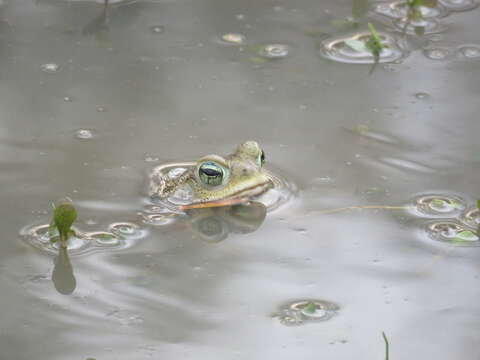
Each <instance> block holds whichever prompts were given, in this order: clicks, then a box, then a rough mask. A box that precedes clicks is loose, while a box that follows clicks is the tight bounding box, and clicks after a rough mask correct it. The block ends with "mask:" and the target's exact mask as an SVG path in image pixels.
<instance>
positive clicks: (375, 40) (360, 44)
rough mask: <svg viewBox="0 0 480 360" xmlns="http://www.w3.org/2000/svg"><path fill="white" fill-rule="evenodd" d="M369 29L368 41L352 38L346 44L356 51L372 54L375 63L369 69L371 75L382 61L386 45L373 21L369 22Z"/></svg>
mask: <svg viewBox="0 0 480 360" xmlns="http://www.w3.org/2000/svg"><path fill="white" fill-rule="evenodd" d="M368 29H369V30H370V36H369V37H368V39H367V41H360V40H357V39H350V40H347V41H345V44H346V45H347V46H349V47H350V48H352V49H353V50H355V51H358V52H362V51H363V52H368V53H370V54H372V56H373V65H372V67H371V68H370V71H369V75H371V74H372V73H373V70H375V67H376V66H377V64H378V63H379V62H380V54H381V53H382V51H383V50H384V49H385V47H386V46H385V45H384V44H383V43H382V39H381V37H380V34H379V33H378V31H377V29H376V28H375V26H374V25H373V24H372V23H368Z"/></svg>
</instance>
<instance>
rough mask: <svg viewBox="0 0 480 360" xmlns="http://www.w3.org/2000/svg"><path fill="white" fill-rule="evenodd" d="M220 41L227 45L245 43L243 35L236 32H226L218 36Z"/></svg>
mask: <svg viewBox="0 0 480 360" xmlns="http://www.w3.org/2000/svg"><path fill="white" fill-rule="evenodd" d="M220 41H221V42H222V43H225V44H228V45H241V44H243V43H245V36H244V35H242V34H237V33H227V34H223V35H222V36H220Z"/></svg>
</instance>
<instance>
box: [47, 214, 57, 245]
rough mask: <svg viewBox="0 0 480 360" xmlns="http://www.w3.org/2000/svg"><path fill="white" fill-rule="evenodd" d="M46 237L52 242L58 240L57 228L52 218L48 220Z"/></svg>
mask: <svg viewBox="0 0 480 360" xmlns="http://www.w3.org/2000/svg"><path fill="white" fill-rule="evenodd" d="M48 237H49V239H50V242H52V243H54V242H56V241H57V240H58V229H57V225H55V221H54V219H52V221H50V226H49V227H48Z"/></svg>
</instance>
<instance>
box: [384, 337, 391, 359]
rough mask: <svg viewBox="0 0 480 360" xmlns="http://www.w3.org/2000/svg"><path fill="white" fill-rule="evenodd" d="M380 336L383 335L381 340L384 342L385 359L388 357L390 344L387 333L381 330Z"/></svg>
mask: <svg viewBox="0 0 480 360" xmlns="http://www.w3.org/2000/svg"><path fill="white" fill-rule="evenodd" d="M382 337H383V341H384V342H385V360H388V358H389V355H390V354H389V352H390V349H389V348H390V345H389V344H388V339H387V335H385V333H384V332H383V331H382Z"/></svg>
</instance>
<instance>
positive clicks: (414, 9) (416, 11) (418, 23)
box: [403, 0, 438, 36]
mask: <svg viewBox="0 0 480 360" xmlns="http://www.w3.org/2000/svg"><path fill="white" fill-rule="evenodd" d="M406 4H407V17H406V19H405V24H404V25H403V33H404V34H405V33H406V32H407V28H408V26H410V25H411V23H412V22H413V23H415V25H414V32H415V34H416V35H418V36H421V35H423V34H425V25H423V21H424V20H425V18H424V15H423V12H422V8H430V9H431V8H435V7H436V6H437V5H438V2H437V0H407V3H406Z"/></svg>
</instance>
